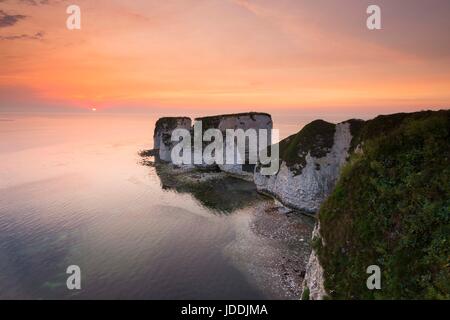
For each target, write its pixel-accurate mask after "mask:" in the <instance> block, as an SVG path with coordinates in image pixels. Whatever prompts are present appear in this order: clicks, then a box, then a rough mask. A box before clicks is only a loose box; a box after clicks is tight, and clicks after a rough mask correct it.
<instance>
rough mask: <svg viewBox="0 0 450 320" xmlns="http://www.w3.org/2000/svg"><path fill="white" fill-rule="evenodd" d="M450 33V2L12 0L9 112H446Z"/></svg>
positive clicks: (1, 45)
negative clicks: (74, 9)
mask: <svg viewBox="0 0 450 320" xmlns="http://www.w3.org/2000/svg"><path fill="white" fill-rule="evenodd" d="M70 4H76V5H78V6H79V7H80V8H81V30H68V29H67V28H66V20H67V18H68V14H67V13H66V8H67V7H68V6H69V5H70ZM370 4H376V5H379V6H380V8H381V19H382V30H373V31H371V30H368V29H367V27H366V20H367V17H368V15H367V13H366V9H367V7H368V5H370ZM449 30H450V1H448V0H428V1H425V0H421V1H417V0H395V1H392V0H371V1H365V0H339V1H338V0H314V1H313V0H277V1H275V0H164V1H161V0H134V1H133V0H96V1H92V0H0V112H1V111H5V112H10V111H20V112H38V111H70V112H72V111H85V110H91V109H92V108H93V107H95V108H96V109H97V110H98V111H99V112H102V111H105V112H106V111H114V110H120V111H124V112H126V111H130V112H131V111H136V110H152V111H155V112H160V113H164V112H166V113H172V112H178V113H182V112H183V111H184V110H194V109H195V110H199V111H204V112H205V113H208V114H213V113H219V112H224V111H232V112H237V111H250V110H256V111H265V112H276V111H285V112H309V113H314V112H317V113H321V114H327V113H333V112H346V113H354V114H356V115H364V114H380V113H393V112H400V111H415V110H422V109H441V108H444V109H447V108H448V107H449V105H450V41H449V38H448V37H449V35H448V32H449Z"/></svg>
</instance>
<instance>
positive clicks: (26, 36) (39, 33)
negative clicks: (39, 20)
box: [0, 32, 44, 41]
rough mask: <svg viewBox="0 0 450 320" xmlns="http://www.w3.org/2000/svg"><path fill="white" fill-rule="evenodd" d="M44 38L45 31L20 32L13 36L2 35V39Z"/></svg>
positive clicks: (0, 37) (0, 39) (0, 38)
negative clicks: (33, 32)
mask: <svg viewBox="0 0 450 320" xmlns="http://www.w3.org/2000/svg"><path fill="white" fill-rule="evenodd" d="M43 38H44V33H43V32H36V33H35V34H31V35H30V34H19V35H11V36H0V41H3V40H42V39H43Z"/></svg>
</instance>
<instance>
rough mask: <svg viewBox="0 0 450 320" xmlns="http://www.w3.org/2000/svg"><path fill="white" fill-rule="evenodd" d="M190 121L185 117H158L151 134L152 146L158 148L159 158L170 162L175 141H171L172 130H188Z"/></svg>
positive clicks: (190, 124)
mask: <svg viewBox="0 0 450 320" xmlns="http://www.w3.org/2000/svg"><path fill="white" fill-rule="evenodd" d="M191 126H192V121H191V119H190V118H187V117H166V118H160V119H159V120H158V121H157V122H156V125H155V131H154V134H153V148H154V149H155V150H159V159H160V160H162V161H166V162H171V161H172V160H171V152H172V148H173V146H174V145H175V144H176V142H172V141H171V137H172V132H173V131H174V130H175V129H186V130H190V129H191Z"/></svg>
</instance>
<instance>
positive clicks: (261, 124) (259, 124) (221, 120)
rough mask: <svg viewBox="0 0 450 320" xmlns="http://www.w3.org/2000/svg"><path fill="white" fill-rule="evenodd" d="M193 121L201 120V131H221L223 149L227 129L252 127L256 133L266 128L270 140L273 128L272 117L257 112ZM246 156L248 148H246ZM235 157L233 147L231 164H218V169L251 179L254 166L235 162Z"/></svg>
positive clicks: (236, 153)
mask: <svg viewBox="0 0 450 320" xmlns="http://www.w3.org/2000/svg"><path fill="white" fill-rule="evenodd" d="M195 121H201V122H202V127H203V131H206V130H207V129H210V128H214V129H219V130H220V131H222V136H223V137H224V150H226V148H227V141H226V138H225V137H226V130H227V129H233V130H237V129H242V130H244V131H247V130H248V129H254V130H256V132H257V133H258V132H259V131H258V130H259V129H266V130H268V131H269V137H268V141H270V130H272V128H273V122H272V117H271V116H270V115H269V114H267V113H257V112H250V113H238V114H228V115H220V116H212V117H203V118H197V119H195ZM246 156H248V148H247V149H246ZM225 157H226V155H225ZM237 157H238V152H237V150H236V149H235V152H234V161H233V164H219V168H220V170H222V171H224V172H227V173H229V174H232V175H237V176H240V177H246V178H247V179H248V180H253V172H254V167H255V166H254V165H250V164H244V165H242V164H237V162H238V161H237Z"/></svg>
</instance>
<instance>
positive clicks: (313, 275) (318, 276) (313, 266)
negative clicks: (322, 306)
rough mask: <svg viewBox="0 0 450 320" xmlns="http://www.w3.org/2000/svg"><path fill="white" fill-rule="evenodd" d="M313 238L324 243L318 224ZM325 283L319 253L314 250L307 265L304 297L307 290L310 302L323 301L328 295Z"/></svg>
mask: <svg viewBox="0 0 450 320" xmlns="http://www.w3.org/2000/svg"><path fill="white" fill-rule="evenodd" d="M312 238H313V239H317V240H318V241H323V240H322V239H321V237H320V224H317V225H316V227H315V228H314V231H313V233H312ZM323 282H324V278H323V268H322V266H321V265H320V261H319V257H318V256H317V253H316V252H315V251H314V249H313V250H312V252H311V255H310V256H309V261H308V264H307V265H306V273H305V279H304V280H303V291H302V296H304V293H305V291H306V290H307V291H308V298H309V300H322V299H323V298H324V297H325V296H326V294H327V293H326V290H325V287H324V285H323Z"/></svg>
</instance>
